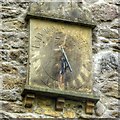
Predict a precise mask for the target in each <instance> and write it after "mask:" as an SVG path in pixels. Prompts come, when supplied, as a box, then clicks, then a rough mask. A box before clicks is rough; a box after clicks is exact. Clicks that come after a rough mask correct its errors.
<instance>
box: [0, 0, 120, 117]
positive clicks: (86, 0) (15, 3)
mask: <svg viewBox="0 0 120 120" xmlns="http://www.w3.org/2000/svg"><path fill="white" fill-rule="evenodd" d="M31 2H39V0H30V2H29V1H28V0H4V1H1V0H0V3H1V6H0V8H2V9H1V24H0V26H1V27H0V32H1V36H0V45H1V48H0V58H1V73H0V79H1V87H0V89H1V90H0V105H1V109H0V114H1V117H3V118H55V117H59V118H86V117H88V118H117V117H118V111H119V107H120V106H119V104H118V103H119V102H120V101H119V95H118V78H119V74H118V71H119V69H120V68H119V67H120V66H119V62H120V61H119V59H118V56H119V54H120V46H119V43H120V34H119V30H120V22H119V21H120V17H119V5H120V1H119V0H83V3H82V4H81V3H80V2H77V3H74V2H72V3H58V2H57V3H52V2H51V3H41V9H42V10H43V11H42V10H41V11H42V13H43V14H48V12H50V13H51V15H52V16H54V17H56V16H57V17H58V16H59V15H60V14H62V15H63V16H64V17H68V18H70V16H71V15H72V16H73V18H74V19H75V18H76V19H81V18H82V19H84V20H85V21H87V20H88V21H92V22H93V23H96V24H97V26H96V28H95V29H94V31H93V33H94V35H93V71H94V72H93V73H94V74H93V78H94V87H93V90H94V93H95V94H97V95H100V101H99V102H98V103H97V105H96V108H95V112H94V114H93V115H92V116H91V115H86V114H84V113H82V114H81V112H80V111H81V105H80V104H79V103H78V102H73V101H67V102H66V105H65V108H64V111H63V112H62V113H59V112H54V111H50V110H49V107H52V105H53V103H52V101H51V100H49V98H48V99H45V98H42V99H43V101H42V102H40V103H41V105H40V106H41V107H40V109H37V108H36V107H37V106H39V105H36V104H35V105H34V107H33V109H32V110H30V109H26V108H25V107H24V106H23V103H22V97H21V92H22V91H23V89H24V85H25V82H26V78H27V77H26V76H27V60H28V52H27V50H28V34H29V32H28V28H27V25H26V22H25V20H24V18H25V16H26V14H27V12H28V8H29V5H30V3H31ZM56 9H58V11H56ZM46 106H49V107H46ZM43 108H44V109H43ZM37 111H39V112H37ZM73 111H75V112H73Z"/></svg>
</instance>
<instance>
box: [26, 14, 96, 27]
mask: <svg viewBox="0 0 120 120" xmlns="http://www.w3.org/2000/svg"><path fill="white" fill-rule="evenodd" d="M31 18H33V19H44V20H51V21H56V22H64V23H67V24H68V23H69V24H76V25H82V26H85V27H90V28H95V27H96V24H94V23H92V22H86V21H80V20H79V21H77V20H76V21H75V20H74V21H72V20H68V19H65V18H64V19H62V18H57V17H56V18H55V17H48V16H44V15H35V14H31V13H28V14H27V15H26V17H25V20H26V21H28V20H29V19H31Z"/></svg>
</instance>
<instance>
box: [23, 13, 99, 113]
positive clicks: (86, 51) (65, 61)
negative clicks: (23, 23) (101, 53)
mask: <svg viewBox="0 0 120 120" xmlns="http://www.w3.org/2000/svg"><path fill="white" fill-rule="evenodd" d="M27 18H28V20H29V49H28V51H29V60H28V77H27V82H26V85H25V88H24V90H23V93H22V96H23V97H24V98H25V106H26V107H32V105H33V100H34V99H35V96H47V97H51V98H55V99H56V105H55V109H56V110H63V107H64V102H65V99H71V100H77V101H81V102H84V103H85V104H86V113H89V114H92V113H93V108H94V104H95V103H96V102H97V101H98V100H99V98H98V97H97V96H95V95H94V94H93V92H92V28H93V27H94V26H93V25H91V24H84V23H78V22H72V21H68V20H62V19H55V18H48V17H44V16H36V15H31V14H28V15H27ZM59 98H60V99H59Z"/></svg>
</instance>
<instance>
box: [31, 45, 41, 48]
mask: <svg viewBox="0 0 120 120" xmlns="http://www.w3.org/2000/svg"><path fill="white" fill-rule="evenodd" d="M32 47H35V48H40V47H39V46H34V45H32Z"/></svg>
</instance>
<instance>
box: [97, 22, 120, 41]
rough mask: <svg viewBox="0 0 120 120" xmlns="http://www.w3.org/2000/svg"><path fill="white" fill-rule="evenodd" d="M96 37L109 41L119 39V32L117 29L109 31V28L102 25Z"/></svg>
mask: <svg viewBox="0 0 120 120" xmlns="http://www.w3.org/2000/svg"><path fill="white" fill-rule="evenodd" d="M97 35H98V36H102V37H105V38H109V39H118V38H120V35H119V31H118V30H117V29H111V28H110V26H104V25H103V24H101V25H100V26H99V29H98V31H97Z"/></svg>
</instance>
